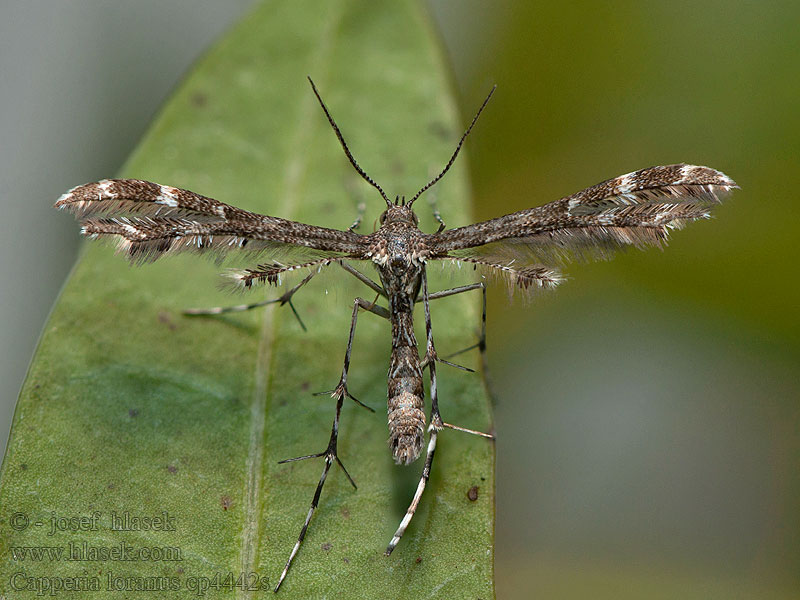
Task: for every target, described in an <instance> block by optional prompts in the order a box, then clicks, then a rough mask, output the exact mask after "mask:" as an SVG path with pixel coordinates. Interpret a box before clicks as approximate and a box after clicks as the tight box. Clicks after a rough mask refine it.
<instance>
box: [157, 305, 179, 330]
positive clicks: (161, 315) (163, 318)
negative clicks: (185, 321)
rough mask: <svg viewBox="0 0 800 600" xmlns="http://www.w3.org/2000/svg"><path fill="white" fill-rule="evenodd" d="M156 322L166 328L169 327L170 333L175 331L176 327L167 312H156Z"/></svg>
mask: <svg viewBox="0 0 800 600" xmlns="http://www.w3.org/2000/svg"><path fill="white" fill-rule="evenodd" d="M158 322H159V323H163V324H164V325H166V326H167V327H169V330H170V331H175V330H176V329H177V328H178V326H177V325H175V323H174V322H173V320H172V315H170V314H169V313H168V312H167V311H165V310H161V311H159V312H158Z"/></svg>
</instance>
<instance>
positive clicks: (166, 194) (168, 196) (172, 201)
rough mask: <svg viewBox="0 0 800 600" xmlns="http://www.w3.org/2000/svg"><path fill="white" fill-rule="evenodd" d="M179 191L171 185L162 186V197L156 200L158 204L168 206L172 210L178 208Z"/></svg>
mask: <svg viewBox="0 0 800 600" xmlns="http://www.w3.org/2000/svg"><path fill="white" fill-rule="evenodd" d="M177 192H178V190H177V189H175V188H174V187H171V186H169V185H162V186H161V195H160V197H159V198H157V199H156V202H157V203H158V204H165V205H166V206H171V207H172V208H177V207H178V194H177Z"/></svg>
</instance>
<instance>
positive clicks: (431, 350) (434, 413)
mask: <svg viewBox="0 0 800 600" xmlns="http://www.w3.org/2000/svg"><path fill="white" fill-rule="evenodd" d="M428 300H429V298H428V276H427V274H426V272H425V269H424V268H423V269H422V302H423V304H424V306H425V334H426V336H425V337H426V350H425V360H427V361H428V372H429V373H430V379H431V422H430V424H429V425H428V450H427V452H426V454H425V466H423V467H422V476H421V477H420V480H419V483H418V484H417V490H416V491H415V492H414V498H413V499H412V500H411V504H410V505H409V506H408V509H407V510H406V514H405V516H404V517H403V519H402V520H401V521H400V525H399V526H398V527H397V531H395V533H394V536H392V539H391V541H390V542H389V545H388V546H387V547H386V551H385V552H384V555H386V556H389V555H390V554H391V553H392V551H393V550H394V549H395V547H396V546H397V544H398V543H400V538H402V537H403V534H404V533H405V532H406V528H407V527H408V524H409V523H411V519H413V518H414V513H415V512H416V511H417V507H418V506H419V501H420V499H421V498H422V493H423V492H424V491H425V486H426V485H427V483H428V479H429V478H430V476H431V466H432V465H433V455H434V453H435V452H436V439H437V437H438V435H439V430H440V429H442V427H443V426H444V425H443V423H442V417H441V415H440V414H439V395H438V391H437V387H436V348H435V346H434V344H433V330H432V328H431V308H430V304H429V303H428Z"/></svg>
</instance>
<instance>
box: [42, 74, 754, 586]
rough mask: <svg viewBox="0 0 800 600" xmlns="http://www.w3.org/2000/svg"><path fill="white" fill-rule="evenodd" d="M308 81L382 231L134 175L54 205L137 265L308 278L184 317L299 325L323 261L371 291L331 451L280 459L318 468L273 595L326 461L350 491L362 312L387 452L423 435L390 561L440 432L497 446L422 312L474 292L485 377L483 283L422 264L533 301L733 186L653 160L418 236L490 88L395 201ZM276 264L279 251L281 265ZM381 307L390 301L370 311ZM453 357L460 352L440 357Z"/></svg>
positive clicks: (699, 169) (399, 456)
mask: <svg viewBox="0 0 800 600" xmlns="http://www.w3.org/2000/svg"><path fill="white" fill-rule="evenodd" d="M309 81H310V82H311V86H312V90H313V93H314V95H315V96H316V98H317V100H318V101H319V104H320V106H321V107H322V109H323V111H324V113H325V116H326V118H327V119H328V122H329V123H330V125H331V127H332V128H333V130H334V132H335V134H336V137H337V138H338V140H339V142H340V144H341V146H342V149H343V150H344V152H345V155H346V156H347V158H348V160H349V161H350V163H351V165H352V166H353V168H354V169H355V171H356V172H357V173H358V174H359V175H360V176H361V177H362V178H363V179H364V180H365V181H366V182H367V183H369V184H370V185H371V186H372V187H374V188H375V189H376V190H377V191H378V193H379V194H380V196H381V197H382V198H383V200H384V202H385V204H386V208H385V210H384V211H383V212H382V213H381V215H380V219H379V222H380V226H379V228H378V229H377V230H376V231H374V232H373V233H369V234H359V233H356V232H355V231H354V230H355V229H356V228H357V227H358V225H359V224H360V222H361V211H360V210H359V216H358V217H357V218H356V220H355V221H354V222H353V224H352V225H351V226H350V227H349V228H348V229H346V230H337V229H330V228H326V227H319V226H314V225H307V224H304V223H298V222H296V221H290V220H287V219H283V218H279V217H273V216H268V215H261V214H257V213H253V212H250V211H245V210H242V209H239V208H236V207H235V206H231V205H228V204H225V203H223V202H220V201H218V200H215V199H213V198H209V197H206V196H202V195H200V194H197V193H194V192H190V191H188V190H184V189H180V188H174V187H171V186H165V185H161V184H157V183H152V182H150V181H144V180H139V179H107V180H103V181H99V182H96V183H89V184H86V185H82V186H78V187H75V188H73V189H71V190H70V191H69V192H67V193H66V194H64V195H63V196H62V197H61V198H59V200H58V201H57V202H56V207H57V208H61V209H65V210H68V211H70V212H72V213H74V214H75V215H76V217H77V218H78V220H79V221H80V223H81V233H82V234H83V235H85V236H87V237H90V238H107V239H111V240H113V241H115V242H116V243H117V247H118V249H119V251H121V252H125V253H126V254H127V255H128V257H129V258H130V259H131V261H133V262H135V263H142V262H148V261H152V260H156V259H158V258H160V257H162V256H165V255H169V254H174V253H179V252H187V251H191V252H197V253H203V254H210V255H217V256H219V255H223V254H228V253H233V252H237V251H244V252H245V253H246V255H247V256H261V257H263V259H264V260H263V262H261V263H259V264H256V265H255V266H252V267H250V268H247V269H244V270H238V271H232V272H229V273H228V274H227V275H228V277H229V279H230V280H231V282H232V283H233V284H234V285H235V286H237V287H241V288H250V287H253V286H254V285H257V284H268V285H269V284H273V285H275V284H277V283H278V282H279V281H280V277H281V275H283V274H285V273H288V272H291V271H294V270H297V269H301V268H306V269H308V270H309V274H308V275H307V276H306V277H304V278H303V279H302V280H301V281H300V282H299V283H297V284H296V285H294V286H293V287H292V288H290V289H289V290H287V291H286V292H285V293H284V294H283V295H282V296H280V297H279V298H276V299H272V300H267V301H262V302H254V303H251V304H242V305H239V306H235V307H227V308H219V307H218V308H213V309H191V310H188V311H186V314H191V315H199V314H202V315H210V314H220V313H223V312H228V311H242V310H249V309H252V308H255V307H258V306H263V305H266V304H272V303H276V304H281V305H283V304H288V305H289V306H290V308H291V310H292V311H293V313H294V314H295V316H296V317H297V319H298V320H299V321H300V324H301V326H302V327H303V329H305V325H304V324H303V322H302V320H300V316H299V314H298V313H297V310H296V309H295V306H294V304H293V302H292V298H293V296H294V294H295V293H296V292H297V291H298V290H300V289H301V288H302V287H303V286H304V285H306V284H307V283H308V282H309V281H310V280H311V279H312V277H314V275H315V274H316V273H318V272H319V270H320V269H322V268H324V267H327V266H329V265H331V264H337V265H339V266H341V268H342V269H344V270H345V271H347V272H348V273H350V274H351V275H353V276H354V277H356V278H357V279H358V280H359V281H360V282H361V283H363V284H364V285H366V286H367V287H368V288H370V290H371V291H372V292H374V293H375V294H376V299H375V300H373V301H372V302H368V301H366V300H364V299H362V298H356V299H355V300H354V301H353V312H352V320H351V325H350V335H349V339H348V342H347V348H346V351H345V357H344V364H343V367H342V373H341V376H340V379H339V383H338V384H337V385H336V387H335V388H334V389H333V390H332V391H331V392H329V393H330V394H331V396H332V397H333V398H334V399H335V401H336V408H335V415H334V420H333V424H332V426H331V434H330V438H329V441H328V446H327V448H326V449H325V450H324V451H323V452H319V453H315V454H311V455H307V456H302V457H298V458H296V459H289V460H288V461H283V462H290V461H294V460H302V459H307V458H324V463H325V464H324V468H323V471H322V474H321V476H320V479H319V482H318V484H317V487H316V489H315V492H314V496H313V499H312V502H311V506H310V508H309V510H308V512H307V514H306V518H305V521H304V523H303V525H302V527H301V530H300V534H299V536H298V539H297V541H296V542H295V544H294V546H293V547H292V550H291V552H290V554H289V558H288V560H287V561H286V565H285V567H284V569H283V572H282V573H281V575H280V577H279V579H278V582H277V584H276V586H275V591H277V590H278V589H279V588H280V586H281V584H282V583H283V581H284V579H285V578H286V575H287V574H288V572H289V569H290V567H291V565H292V561H293V560H294V558H295V556H296V555H297V554H298V552H299V550H300V547H301V545H302V542H303V540H304V539H305V536H306V532H307V530H308V527H309V524H310V522H311V519H312V517H313V515H314V512H315V510H316V509H317V506H318V504H319V500H320V496H321V493H322V488H323V486H324V483H325V481H326V479H327V475H328V473H329V471H330V469H331V467H332V466H333V464H334V463H336V464H338V465H339V466H340V467H341V468H342V470H343V471H344V473H345V475H346V476H347V478H348V479H349V481H350V482H351V483H352V484H353V486H354V487H355V482H354V481H353V479H352V478H350V475H349V474H348V473H347V471H346V470H345V469H344V465H343V464H342V462H341V460H340V458H339V456H338V445H337V442H338V435H339V422H340V416H341V409H342V405H343V403H344V400H345V398H349V399H351V400H353V401H354V402H356V403H358V404H360V405H362V406H363V404H362V403H361V402H360V401H359V400H357V399H356V398H355V397H354V396H353V395H352V394H351V393H350V391H349V389H348V387H347V378H348V372H349V368H350V357H351V351H352V346H353V339H354V335H355V329H356V324H357V321H358V316H359V313H360V312H362V311H366V312H370V313H372V314H374V315H376V316H378V317H381V318H383V319H386V320H388V321H389V323H390V326H391V332H392V349H391V354H390V358H389V371H388V376H387V416H388V419H387V420H388V426H389V446H390V450H391V452H392V456H393V458H394V460H395V462H396V463H398V464H403V465H407V464H410V463H412V462H414V461H416V460H417V459H418V458H419V457H420V455H421V454H422V450H423V447H425V434H426V432H427V435H428V443H427V447H426V450H425V462H424V466H423V469H422V474H421V477H420V480H419V484H418V486H417V489H416V492H415V493H414V496H413V499H412V501H411V503H410V505H409V507H408V510H407V511H406V513H405V515H404V516H403V518H402V520H401V522H400V525H399V527H398V528H397V530H396V532H395V534H394V536H393V537H392V538H391V541H390V542H389V544H388V546H387V548H386V551H385V554H387V555H388V554H391V552H392V551H393V550H394V548H395V547H396V546H397V544H398V543H399V541H400V539H401V538H402V536H403V534H404V532H405V531H406V528H407V526H408V524H409V523H410V522H411V520H412V518H413V516H414V513H415V511H416V509H417V507H418V506H419V504H420V501H421V498H422V495H423V492H424V490H425V487H426V484H427V482H428V479H429V476H430V472H431V468H432V465H433V458H434V454H435V450H436V444H437V440H438V435H439V432H440V431H441V430H442V429H443V428H450V429H455V430H458V431H464V432H467V433H473V434H477V435H480V436H484V437H487V438H493V435H492V434H489V433H482V432H479V431H474V430H471V429H466V428H463V427H459V426H457V425H452V424H449V423H446V422H445V421H444V420H443V418H442V415H441V414H440V411H439V403H438V385H437V378H436V375H437V374H436V367H437V363H440V362H441V363H444V364H449V365H453V366H458V365H455V364H454V363H449V362H448V361H447V360H444V359H443V358H440V357H439V356H438V355H437V352H436V347H435V344H434V337H433V327H432V322H431V315H430V302H431V301H433V300H436V299H438V298H445V297H448V296H452V295H455V294H460V293H465V292H469V291H476V290H481V294H482V300H483V310H482V315H481V330H480V336H479V340H478V342H477V343H476V344H474V345H473V346H470V347H469V348H466V349H464V350H463V351H466V350H472V349H476V348H477V349H478V350H479V351H480V354H481V358H482V361H483V366H484V372H486V368H485V366H486V363H485V356H486V355H485V348H486V288H485V285H484V283H483V282H479V283H474V284H468V285H463V286H459V287H456V288H452V289H449V290H441V291H435V292H430V291H429V290H428V280H427V267H428V266H429V265H430V264H431V263H432V262H433V261H440V262H441V263H442V264H443V265H444V264H453V265H458V266H461V264H462V263H466V264H467V265H471V266H472V267H475V268H476V267H481V268H482V269H485V270H487V271H489V272H490V273H493V274H495V275H497V276H499V277H502V278H504V279H505V280H507V281H508V283H509V284H510V285H511V286H512V287H513V288H514V289H516V290H518V291H520V292H521V293H527V294H532V293H534V292H536V291H538V290H542V289H550V288H554V287H555V286H557V285H558V284H559V283H561V281H562V280H563V277H562V275H561V273H560V271H559V267H561V266H563V264H564V263H566V262H568V261H569V260H572V259H576V258H577V259H584V258H607V257H608V256H609V255H610V254H611V253H613V252H614V251H615V250H618V249H621V248H624V247H627V246H634V247H640V248H641V247H646V246H661V245H663V244H664V243H665V242H666V241H667V237H668V233H669V231H670V230H672V229H679V228H681V227H683V226H684V225H685V224H687V223H688V222H691V221H695V220H699V219H704V218H708V216H709V215H710V210H711V209H712V208H713V207H714V206H715V205H717V204H719V203H720V202H721V201H722V199H723V198H724V197H725V196H726V195H727V193H728V192H730V190H732V189H733V188H736V187H738V186H737V185H736V183H735V182H734V181H733V180H731V179H730V178H729V177H727V176H726V175H725V174H723V173H721V172H720V171H717V170H715V169H712V168H709V167H703V166H696V165H686V164H674V165H667V166H656V167H650V168H647V169H641V170H639V171H634V172H632V173H628V174H626V175H622V176H620V177H617V178H615V179H610V180H608V181H605V182H602V183H599V184H597V185H595V186H592V187H590V188H587V189H585V190H583V191H580V192H577V193H576V194H572V195H571V196H567V197H564V198H561V199H560V200H556V201H554V202H550V203H549V204H544V205H542V206H538V207H535V208H530V209H526V210H522V211H518V212H515V213H511V214H508V215H505V216H502V217H498V218H495V219H490V220H488V221H483V222H480V223H475V224H473V225H468V226H465V227H458V228H455V229H446V228H445V223H444V220H443V219H442V218H441V215H440V214H439V211H438V209H437V208H435V207H434V208H433V211H434V218H435V219H436V221H437V222H438V223H439V227H438V229H437V231H435V232H434V233H425V232H423V231H422V230H420V228H419V219H418V218H417V215H416V214H415V212H414V210H413V205H414V203H415V201H416V200H417V199H418V198H419V197H420V196H421V195H422V194H423V193H424V192H425V191H426V190H428V189H429V188H430V187H432V186H433V185H435V184H436V183H437V182H438V181H439V180H440V179H441V178H442V177H443V176H444V175H445V174H446V173H447V171H448V170H449V169H450V167H451V166H452V165H453V163H454V162H455V160H456V157H457V156H458V154H459V151H460V150H461V147H462V146H463V144H464V141H465V139H466V138H467V136H468V135H469V133H470V131H471V130H472V128H473V127H474V125H475V123H476V122H477V120H478V117H479V116H480V114H481V112H482V111H483V109H484V108H485V107H486V105H487V103H488V101H489V99H490V98H491V96H492V93H493V92H494V88H492V91H491V92H490V93H489V95H488V96H487V97H486V99H485V100H484V102H483V104H482V105H481V107H480V109H479V110H478V111H477V113H476V114H475V116H474V117H473V119H472V122H471V123H470V125H469V126H468V127H467V129H466V131H465V132H464V133H463V135H462V136H461V138H460V140H459V141H458V144H457V145H456V148H455V151H454V152H453V154H452V156H451V157H450V159H449V161H448V162H447V163H446V164H445V166H444V168H443V169H442V170H441V171H440V172H439V173H438V174H437V175H436V176H435V177H433V178H432V179H431V180H430V181H429V182H428V183H426V184H425V185H424V186H423V187H422V188H420V189H419V191H418V192H417V193H416V194H415V195H414V196H412V197H411V199H410V200H408V201H406V200H405V198H404V197H403V198H402V199H401V198H400V197H395V199H394V201H392V200H390V199H389V197H388V196H387V194H386V192H385V191H384V190H383V188H382V187H381V186H380V185H379V184H378V183H376V182H375V181H374V180H373V179H372V178H370V177H369V175H367V173H366V172H365V171H364V170H363V169H362V168H361V167H360V166H359V164H358V163H357V162H356V160H355V158H354V157H353V155H352V153H351V152H350V149H349V147H348V146H347V143H346V142H345V140H344V137H343V135H342V133H341V131H340V129H339V127H338V126H337V125H336V123H335V122H334V120H333V117H332V116H331V114H330V112H329V110H328V108H327V106H326V105H325V103H324V102H323V100H322V97H321V96H320V94H319V92H318V91H317V88H316V86H315V85H314V83H313V81H311V79H310V78H309ZM277 257H280V262H279V261H278V260H277ZM357 261H362V262H366V263H371V264H372V265H373V267H374V269H375V270H376V272H377V275H378V281H377V282H376V281H374V280H373V279H372V278H370V277H368V276H367V275H365V274H363V273H362V272H361V271H359V270H357V269H355V268H354V267H352V266H351V265H350V264H349V262H357ZM384 300H385V302H386V306H383V305H382V304H378V302H379V301H384ZM418 303H422V304H423V309H424V315H425V334H426V340H425V354H424V356H423V357H420V355H419V349H418V343H417V339H416V336H415V333H414V306H415V305H416V304H418ZM463 351H462V352H463ZM459 353H460V352H459ZM459 353H456V354H459ZM452 356H455V355H451V356H449V357H448V358H450V357H452ZM425 369H428V377H429V386H430V400H431V409H430V419H429V420H428V421H426V415H425V406H424V404H425V403H424V385H423V375H424V370H425Z"/></svg>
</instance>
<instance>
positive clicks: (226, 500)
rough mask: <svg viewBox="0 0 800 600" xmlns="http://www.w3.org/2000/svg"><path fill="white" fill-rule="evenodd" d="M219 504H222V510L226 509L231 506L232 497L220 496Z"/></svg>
mask: <svg viewBox="0 0 800 600" xmlns="http://www.w3.org/2000/svg"><path fill="white" fill-rule="evenodd" d="M219 504H220V506H222V510H228V509H229V508H230V507H231V506H233V499H232V498H231V497H230V496H227V495H225V496H222V497H221V498H220V499H219Z"/></svg>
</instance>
